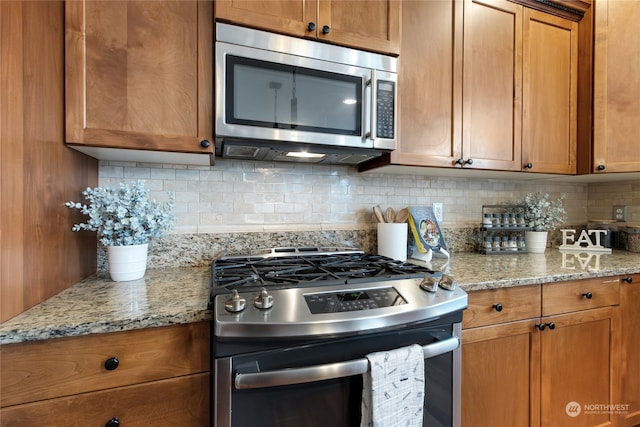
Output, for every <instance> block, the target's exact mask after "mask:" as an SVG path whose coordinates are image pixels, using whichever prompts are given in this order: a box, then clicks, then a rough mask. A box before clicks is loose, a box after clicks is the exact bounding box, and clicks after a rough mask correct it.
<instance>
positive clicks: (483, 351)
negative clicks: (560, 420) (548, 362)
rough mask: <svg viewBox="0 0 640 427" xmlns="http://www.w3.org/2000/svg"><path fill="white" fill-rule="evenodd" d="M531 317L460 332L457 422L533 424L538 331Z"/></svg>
mask: <svg viewBox="0 0 640 427" xmlns="http://www.w3.org/2000/svg"><path fill="white" fill-rule="evenodd" d="M534 323H535V322H534V321H531V320H524V321H517V322H509V323H507V324H503V325H495V326H485V327H480V328H472V329H467V330H463V331H462V425H463V426H464V427H472V426H478V427H484V426H487V425H491V426H495V427H500V426H504V427H513V426H527V425H538V423H539V419H538V413H539V407H540V401H539V397H538V396H539V393H536V392H535V391H536V390H538V389H539V386H540V378H539V377H540V369H539V363H540V358H539V354H540V350H539V348H540V334H539V333H538V332H537V331H536V330H535V326H534Z"/></svg>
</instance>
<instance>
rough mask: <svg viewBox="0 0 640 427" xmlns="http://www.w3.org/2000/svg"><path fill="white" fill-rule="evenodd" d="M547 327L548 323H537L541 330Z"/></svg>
mask: <svg viewBox="0 0 640 427" xmlns="http://www.w3.org/2000/svg"><path fill="white" fill-rule="evenodd" d="M545 327H546V325H545V324H544V323H536V328H538V330H539V331H544V328H545Z"/></svg>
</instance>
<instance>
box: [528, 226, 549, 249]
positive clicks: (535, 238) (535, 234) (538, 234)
mask: <svg viewBox="0 0 640 427" xmlns="http://www.w3.org/2000/svg"><path fill="white" fill-rule="evenodd" d="M548 234H549V233H548V232H547V231H527V232H525V233H524V244H525V245H526V247H527V251H528V252H529V253H532V254H543V253H544V250H545V249H546V248H547V235H548Z"/></svg>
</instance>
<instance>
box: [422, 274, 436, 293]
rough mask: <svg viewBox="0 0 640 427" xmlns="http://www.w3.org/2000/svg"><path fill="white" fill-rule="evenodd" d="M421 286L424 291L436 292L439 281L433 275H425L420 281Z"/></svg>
mask: <svg viewBox="0 0 640 427" xmlns="http://www.w3.org/2000/svg"><path fill="white" fill-rule="evenodd" d="M420 288H421V289H422V290H423V291H427V292H435V291H437V290H438V282H437V281H436V279H434V278H433V277H431V276H424V279H422V282H420Z"/></svg>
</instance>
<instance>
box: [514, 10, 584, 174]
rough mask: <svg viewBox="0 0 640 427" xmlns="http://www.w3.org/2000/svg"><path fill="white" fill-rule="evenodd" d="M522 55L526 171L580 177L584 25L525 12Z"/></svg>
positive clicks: (539, 13) (538, 13) (524, 158)
mask: <svg viewBox="0 0 640 427" xmlns="http://www.w3.org/2000/svg"><path fill="white" fill-rule="evenodd" d="M522 54H523V67H522V68H523V73H524V77H523V95H522V99H523V119H522V164H523V168H524V170H527V171H530V172H545V173H561V174H575V173H576V149H577V148H576V147H577V126H578V120H577V106H578V92H577V89H578V79H577V76H578V23H577V22H574V21H570V20H568V19H564V18H560V17H557V16H553V15H549V14H547V13H542V12H538V11H535V10H531V9H525V13H524V37H523V49H522Z"/></svg>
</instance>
